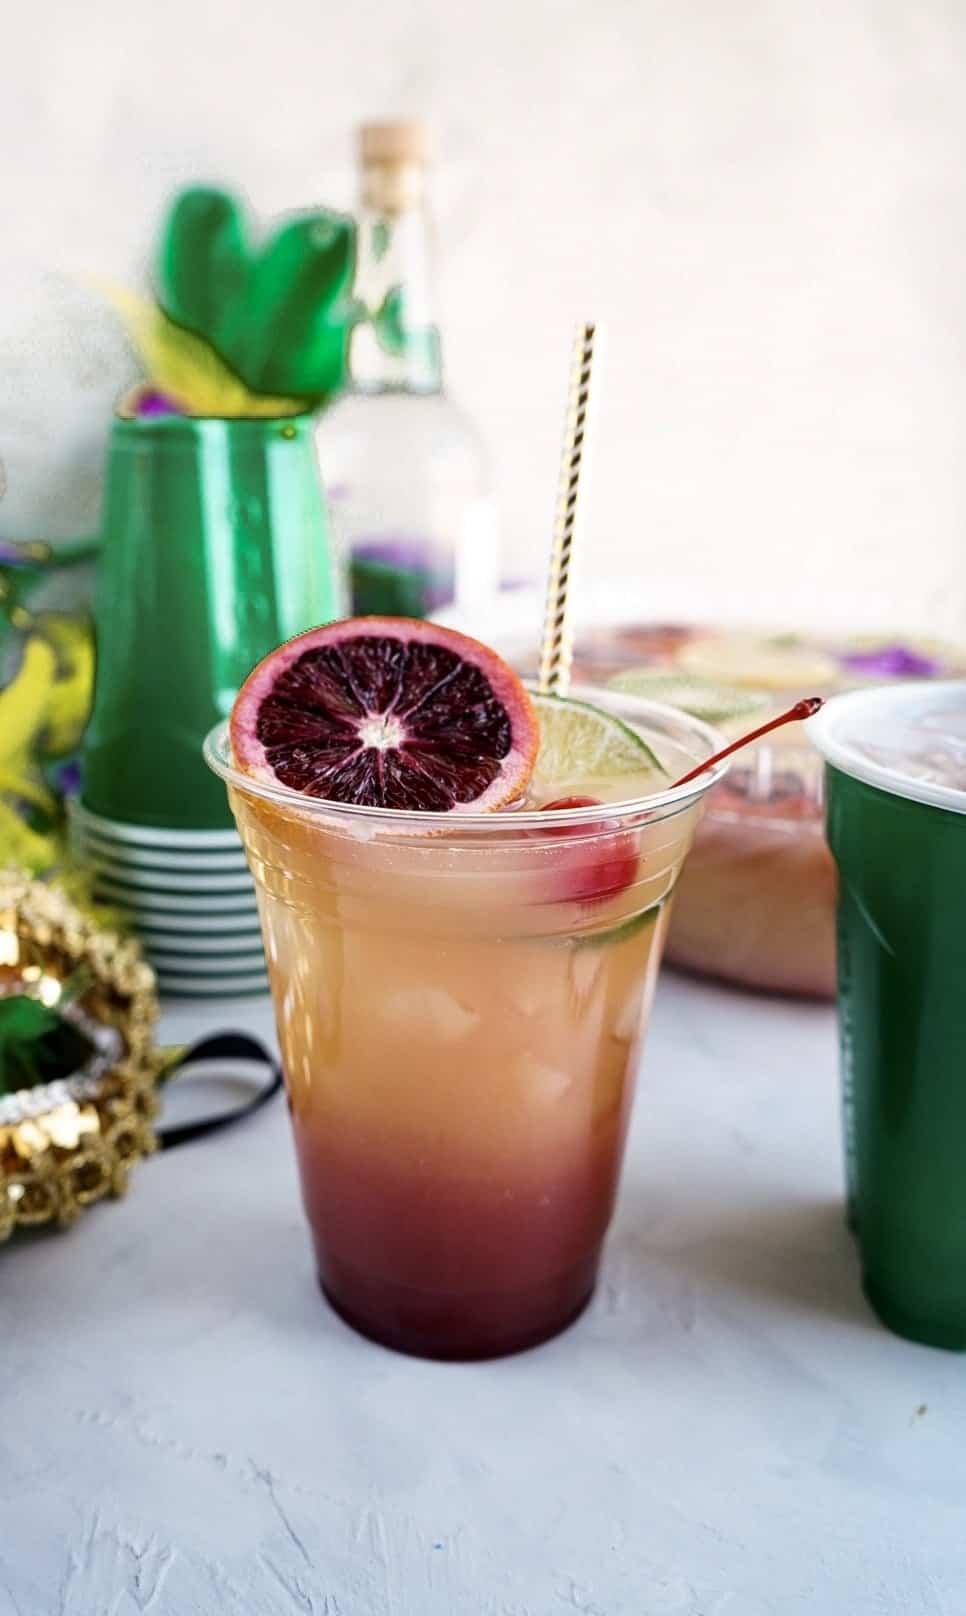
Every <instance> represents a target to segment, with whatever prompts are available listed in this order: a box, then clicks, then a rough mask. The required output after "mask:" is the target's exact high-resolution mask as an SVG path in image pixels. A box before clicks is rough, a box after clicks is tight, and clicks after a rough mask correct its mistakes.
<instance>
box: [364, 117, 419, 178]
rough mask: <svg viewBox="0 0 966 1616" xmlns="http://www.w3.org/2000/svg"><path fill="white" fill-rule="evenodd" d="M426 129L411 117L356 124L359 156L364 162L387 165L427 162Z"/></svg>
mask: <svg viewBox="0 0 966 1616" xmlns="http://www.w3.org/2000/svg"><path fill="white" fill-rule="evenodd" d="M429 146H430V142H429V130H428V129H427V128H426V125H425V124H424V123H420V122H419V120H418V119H415V118H401V119H395V120H393V121H388V122H385V123H364V124H361V125H360V128H359V156H360V157H361V159H362V162H363V163H364V164H370V163H376V164H379V165H380V166H386V167H391V166H394V165H395V164H397V163H418V164H420V165H422V164H424V163H428V162H429V156H430V150H429Z"/></svg>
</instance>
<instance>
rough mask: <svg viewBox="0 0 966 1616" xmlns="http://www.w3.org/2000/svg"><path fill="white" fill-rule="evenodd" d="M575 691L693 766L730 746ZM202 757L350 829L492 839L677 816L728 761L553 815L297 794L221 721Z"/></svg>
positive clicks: (615, 698)
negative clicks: (677, 750)
mask: <svg viewBox="0 0 966 1616" xmlns="http://www.w3.org/2000/svg"><path fill="white" fill-rule="evenodd" d="M572 694H573V696H574V697H576V698H578V699H581V700H584V701H592V700H593V699H594V698H595V697H597V698H600V697H601V696H603V697H604V698H605V702H606V705H607V706H609V707H610V708H611V709H612V710H614V711H616V712H617V714H618V716H619V717H622V718H625V719H628V720H629V721H630V722H631V723H635V722H637V723H640V724H641V725H642V726H644V725H645V724H648V723H649V724H650V730H651V735H650V736H648V734H647V731H645V738H646V739H649V738H654V732H655V731H656V732H657V736H658V737H660V736H661V735H663V736H664V738H665V739H667V740H668V741H670V742H672V743H673V744H676V745H678V746H680V747H681V748H682V749H683V750H684V751H685V752H686V753H687V754H688V755H689V756H691V757H692V758H693V760H694V762H695V763H700V762H701V760H702V758H703V757H711V756H712V755H713V754H714V753H715V752H719V751H721V749H722V748H723V747H725V746H726V745H727V744H728V743H727V741H726V739H725V737H724V736H723V735H721V734H720V733H719V732H718V731H717V730H715V729H713V728H712V727H711V725H710V724H705V723H703V722H702V720H701V719H698V718H692V717H691V715H690V714H689V713H685V712H682V711H681V710H680V709H679V708H677V707H667V706H664V705H663V704H662V703H661V702H656V701H645V700H643V699H642V698H638V697H629V696H624V697H621V696H619V695H617V693H615V692H614V691H598V690H595V689H593V688H592V687H589V686H588V687H575V688H574V690H573V692H572ZM204 755H205V761H206V762H207V764H208V766H209V768H211V769H213V770H214V772H215V774H217V775H219V776H220V778H221V779H222V780H224V781H225V783H226V785H228V786H230V787H232V788H233V789H234V790H236V791H238V792H239V793H241V794H242V795H243V796H248V797H258V798H260V799H261V800H263V801H265V802H271V803H274V804H275V805H276V806H277V807H280V808H285V807H287V808H290V809H294V810H296V811H297V812H298V813H300V814H303V815H308V816H310V817H313V818H314V817H318V818H324V819H329V820H335V821H338V822H340V823H342V824H343V825H344V826H346V828H349V827H350V826H355V827H357V829H358V831H359V832H360V833H361V834H365V833H366V830H367V829H368V830H373V829H375V828H377V827H379V828H381V829H383V830H399V831H402V832H405V831H406V830H412V831H419V830H426V829H428V828H430V827H432V828H434V829H436V830H439V829H441V828H442V827H444V826H445V827H447V828H448V829H450V830H452V831H454V832H457V833H458V834H460V835H463V834H464V833H468V834H471V833H473V832H476V833H481V834H485V835H486V836H488V837H490V838H492V837H494V836H495V835H498V834H499V833H500V831H501V830H503V831H506V830H512V831H513V832H514V833H515V832H518V831H526V830H542V831H546V830H550V829H554V828H557V827H558V826H559V827H561V828H563V827H566V828H569V829H573V828H575V827H579V826H581V825H586V827H587V831H588V834H592V833H593V831H594V829H595V828H597V827H599V826H600V822H601V818H602V809H603V810H604V811H605V812H606V817H607V819H608V821H610V822H614V821H616V822H618V823H620V822H622V821H624V820H627V819H634V818H636V817H638V816H645V817H647V816H652V815H661V816H663V815H665V814H668V813H677V812H679V811H680V810H681V809H683V808H687V807H689V806H690V805H691V804H692V803H694V802H696V801H697V800H698V799H699V798H700V797H703V796H704V794H705V792H706V791H708V790H709V788H710V787H711V786H713V785H715V784H716V783H717V781H718V780H720V779H721V777H722V775H724V774H725V773H726V772H727V770H728V764H729V762H730V760H726V761H725V762H723V763H717V764H715V765H714V767H713V768H711V769H708V770H707V771H706V772H705V773H704V774H701V775H699V776H698V777H697V779H695V780H692V781H689V783H688V784H687V785H682V786H669V787H668V788H667V789H666V790H664V791H657V792H652V793H650V794H649V795H648V796H646V797H637V798H633V799H629V800H628V801H625V802H608V803H606V804H597V805H596V806H594V807H593V808H568V809H560V810H557V811H550V812H548V811H547V810H546V809H542V810H539V811H537V810H528V811H520V812H517V811H514V812H512V813H498V814H493V813H489V814H487V813H460V814H453V813H433V812H429V811H421V812H416V811H409V810H400V809H396V808H370V807H366V806H362V805H360V804H357V803H343V802H331V801H329V800H328V799H327V798H325V797H309V796H306V795H305V794H304V793H302V792H300V791H293V790H292V789H291V788H290V787H288V786H282V785H275V784H272V783H269V782H267V781H264V780H259V779H257V778H256V777H255V776H254V775H251V774H247V773H246V772H245V771H244V770H242V769H239V768H238V767H237V766H236V764H235V761H234V758H233V757H232V752H231V744H230V740H229V733H228V722H227V720H223V721H222V722H221V723H218V724H216V725H215V726H214V728H213V729H212V730H211V731H210V732H209V734H208V736H207V738H206V740H205V744H204Z"/></svg>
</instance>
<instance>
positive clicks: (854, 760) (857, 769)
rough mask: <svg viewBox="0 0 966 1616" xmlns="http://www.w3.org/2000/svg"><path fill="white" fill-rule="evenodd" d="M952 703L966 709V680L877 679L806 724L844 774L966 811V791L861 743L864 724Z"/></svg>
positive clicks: (949, 706)
mask: <svg viewBox="0 0 966 1616" xmlns="http://www.w3.org/2000/svg"><path fill="white" fill-rule="evenodd" d="M946 709H949V710H952V711H956V712H958V713H959V714H963V713H966V680H963V679H945V680H937V681H931V680H922V679H918V680H916V681H915V682H914V683H903V684H894V685H878V686H875V687H873V688H872V689H870V690H853V691H849V692H847V693H846V694H844V695H841V696H833V697H832V698H831V700H830V701H827V702H826V704H825V706H824V707H823V708H822V710H821V712H819V713H816V715H815V717H814V718H810V719H809V720H808V722H807V724H806V729H807V731H808V735H809V739H810V740H811V741H812V742H813V744H814V745H815V747H816V748H817V750H818V751H819V752H820V753H821V755H822V757H823V758H824V759H825V762H826V763H828V764H831V766H832V767H833V768H834V769H838V770H839V772H840V773H841V774H847V775H849V776H850V777H851V778H852V779H853V780H861V781H862V782H863V784H864V785H868V786H874V787H876V788H877V789H878V790H879V791H885V792H887V793H888V794H889V795H890V796H893V797H904V798H906V800H907V801H909V802H921V803H924V804H926V806H927V807H930V808H943V809H946V810H947V811H948V812H950V813H954V814H966V791H958V790H957V789H956V787H955V786H943V785H939V784H936V783H934V782H933V781H931V780H915V779H913V778H912V777H911V776H910V775H907V774H903V773H902V772H901V771H900V770H899V769H892V768H889V767H888V766H887V765H886V764H884V763H877V762H875V760H874V759H873V758H870V757H866V756H865V754H864V753H863V752H861V751H860V750H859V749H858V744H857V743H858V742H860V739H861V731H862V727H863V725H865V724H868V723H869V722H870V721H872V720H881V719H882V718H885V717H895V718H897V719H898V718H905V719H909V718H915V717H916V716H917V715H918V714H924V713H927V712H928V713H930V714H934V713H941V712H942V711H944V710H946Z"/></svg>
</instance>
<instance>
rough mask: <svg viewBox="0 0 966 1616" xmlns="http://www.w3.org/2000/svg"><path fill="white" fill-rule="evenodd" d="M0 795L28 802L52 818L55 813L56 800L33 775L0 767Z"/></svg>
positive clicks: (47, 788)
mask: <svg viewBox="0 0 966 1616" xmlns="http://www.w3.org/2000/svg"><path fill="white" fill-rule="evenodd" d="M0 795H2V796H5V797H16V798H18V799H19V800H20V801H21V802H29V803H31V804H32V805H33V807H34V808H39V809H40V811H41V813H44V814H49V815H51V816H53V815H55V814H56V813H57V798H56V797H55V795H54V793H53V792H52V791H51V790H50V789H49V787H47V786H45V785H44V783H43V781H42V780H38V779H37V778H36V777H35V776H34V775H31V774H26V773H22V772H20V771H19V770H16V769H5V768H3V767H0Z"/></svg>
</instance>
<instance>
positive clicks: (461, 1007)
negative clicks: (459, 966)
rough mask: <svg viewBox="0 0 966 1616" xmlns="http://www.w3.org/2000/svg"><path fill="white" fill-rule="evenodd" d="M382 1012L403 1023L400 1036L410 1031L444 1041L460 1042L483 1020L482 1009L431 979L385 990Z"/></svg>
mask: <svg viewBox="0 0 966 1616" xmlns="http://www.w3.org/2000/svg"><path fill="white" fill-rule="evenodd" d="M380 1013H381V1014H382V1015H383V1016H384V1017H385V1018H386V1019H387V1020H390V1021H396V1022H398V1023H399V1035H400V1037H405V1036H406V1034H407V1033H410V1034H414V1035H416V1036H418V1037H419V1038H420V1039H426V1038H432V1039H433V1040H434V1041H436V1042H437V1043H442V1044H453V1043H456V1042H458V1040H459V1039H460V1038H465V1037H467V1036H468V1035H469V1034H470V1033H471V1032H473V1031H474V1029H475V1028H476V1027H478V1026H479V1024H480V1012H479V1011H478V1010H473V1009H471V1008H470V1006H469V1005H465V1004H462V1003H461V1002H460V1000H459V999H457V998H454V996H453V994H451V993H447V992H446V990H445V988H440V987H434V986H433V985H432V984H428V983H427V984H426V985H425V986H423V985H420V986H419V987H409V988H397V989H394V990H392V991H391V992H389V993H386V994H384V995H383V997H382V1000H381V1007H380Z"/></svg>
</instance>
